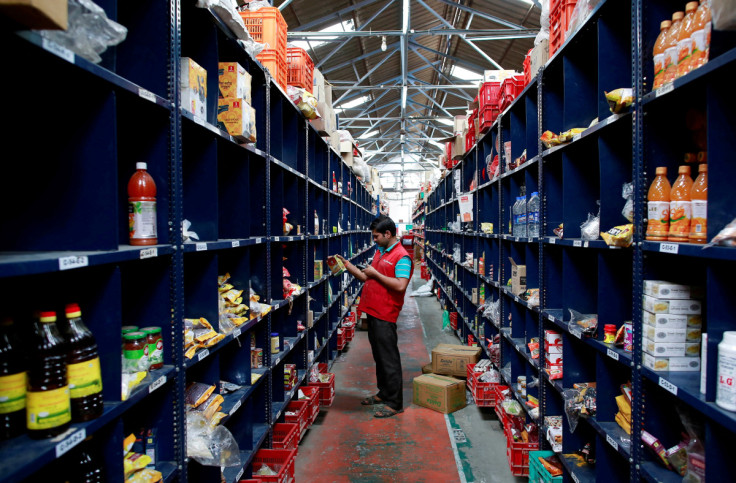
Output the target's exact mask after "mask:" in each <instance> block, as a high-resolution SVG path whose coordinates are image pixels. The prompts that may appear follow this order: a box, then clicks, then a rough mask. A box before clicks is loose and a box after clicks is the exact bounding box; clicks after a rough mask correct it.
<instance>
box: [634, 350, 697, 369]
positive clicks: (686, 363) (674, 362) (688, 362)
mask: <svg viewBox="0 0 736 483" xmlns="http://www.w3.org/2000/svg"><path fill="white" fill-rule="evenodd" d="M642 361H643V363H644V367H647V368H649V369H651V370H653V371H673V372H698V371H700V365H701V361H700V358H699V357H661V356H656V355H653V354H650V353H648V352H645V353H644V354H642Z"/></svg>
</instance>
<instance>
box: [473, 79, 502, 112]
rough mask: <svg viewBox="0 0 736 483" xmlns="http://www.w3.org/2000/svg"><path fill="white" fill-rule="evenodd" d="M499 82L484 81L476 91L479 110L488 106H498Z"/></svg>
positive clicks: (499, 100)
mask: <svg viewBox="0 0 736 483" xmlns="http://www.w3.org/2000/svg"><path fill="white" fill-rule="evenodd" d="M500 96H501V83H500V82H484V83H483V85H482V86H481V88H480V91H479V92H478V106H479V107H480V110H483V109H485V108H486V107H488V106H495V107H498V105H499V103H500V102H501V99H500Z"/></svg>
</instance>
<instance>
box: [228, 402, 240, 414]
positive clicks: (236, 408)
mask: <svg viewBox="0 0 736 483" xmlns="http://www.w3.org/2000/svg"><path fill="white" fill-rule="evenodd" d="M242 404H243V401H242V400H240V401H238V402H236V403H235V405H234V406H233V408H232V409H231V410H230V415H233V414H235V411H237V410H238V409H240V406H241V405H242Z"/></svg>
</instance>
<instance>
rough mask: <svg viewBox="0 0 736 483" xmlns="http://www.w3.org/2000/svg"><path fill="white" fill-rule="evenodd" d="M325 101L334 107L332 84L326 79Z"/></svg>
mask: <svg viewBox="0 0 736 483" xmlns="http://www.w3.org/2000/svg"><path fill="white" fill-rule="evenodd" d="M323 102H324V103H325V104H327V105H328V106H330V108H332V84H330V83H329V82H327V81H325V95H324V101H323Z"/></svg>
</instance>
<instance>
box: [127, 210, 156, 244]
mask: <svg viewBox="0 0 736 483" xmlns="http://www.w3.org/2000/svg"><path fill="white" fill-rule="evenodd" d="M128 229H129V231H130V238H135V239H144V238H147V239H150V238H157V236H156V202H155V201H131V202H129V203H128Z"/></svg>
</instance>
